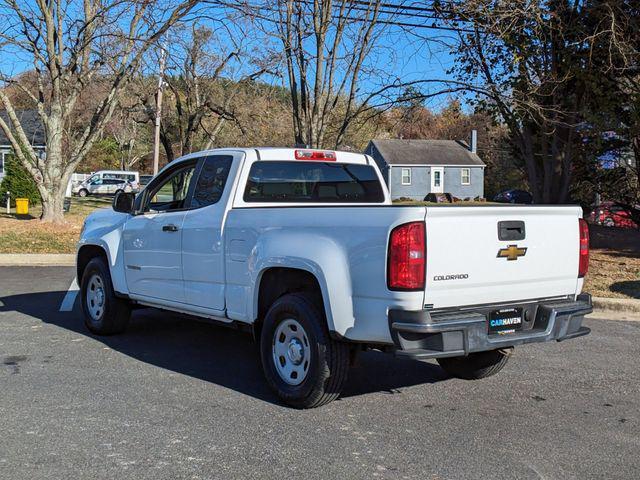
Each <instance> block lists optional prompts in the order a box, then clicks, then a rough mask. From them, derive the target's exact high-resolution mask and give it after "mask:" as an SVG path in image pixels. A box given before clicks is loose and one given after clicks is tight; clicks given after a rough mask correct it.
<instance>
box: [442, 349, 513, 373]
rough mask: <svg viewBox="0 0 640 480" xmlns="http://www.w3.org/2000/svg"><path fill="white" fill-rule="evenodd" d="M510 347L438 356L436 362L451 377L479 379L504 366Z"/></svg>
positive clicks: (496, 371)
mask: <svg viewBox="0 0 640 480" xmlns="http://www.w3.org/2000/svg"><path fill="white" fill-rule="evenodd" d="M511 352H512V349H510V348H501V349H499V350H490V351H488V352H476V353H470V354H469V355H468V356H466V357H452V358H438V359H437V360H438V363H439V364H440V366H441V367H442V368H443V369H444V371H445V372H447V373H448V374H449V375H451V376H452V377H457V378H462V379H464V380H479V379H481V378H486V377H490V376H492V375H495V374H496V373H498V372H499V371H500V370H502V369H503V368H504V366H505V365H506V364H507V361H508V360H509V357H510V356H511Z"/></svg>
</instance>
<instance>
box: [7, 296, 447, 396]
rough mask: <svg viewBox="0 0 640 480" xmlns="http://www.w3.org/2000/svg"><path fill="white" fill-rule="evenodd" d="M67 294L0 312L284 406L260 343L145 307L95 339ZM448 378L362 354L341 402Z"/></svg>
mask: <svg viewBox="0 0 640 480" xmlns="http://www.w3.org/2000/svg"><path fill="white" fill-rule="evenodd" d="M65 294H66V292H62V291H57V292H39V293H29V294H20V295H12V296H6V297H1V298H0V302H2V303H1V304H0V311H4V312H18V313H21V314H24V315H28V316H31V317H34V318H37V319H39V320H41V321H43V322H45V323H47V324H51V325H55V326H57V327H60V328H64V329H66V330H69V331H72V332H75V333H78V334H81V335H85V336H87V337H90V338H93V339H96V340H98V341H99V342H101V343H103V344H104V345H106V346H108V347H109V348H111V349H113V350H116V351H118V352H121V353H123V354H125V355H127V356H129V357H131V358H134V359H136V360H139V361H142V362H146V363H148V364H151V365H155V366H158V367H160V368H164V369H167V370H171V371H174V372H176V373H180V374H183V375H189V376H191V377H194V378H198V379H201V380H204V381H207V382H212V383H215V384H217V385H220V386H223V387H225V388H230V389H233V390H236V391H238V392H241V393H243V394H245V395H250V396H253V397H255V398H258V399H260V400H263V401H267V402H271V403H274V404H277V405H282V404H281V402H280V401H279V400H278V398H277V397H276V396H275V394H273V393H272V392H271V390H270V389H269V387H268V386H267V384H266V381H265V380H264V376H263V374H262V368H261V366H260V358H259V352H258V348H257V344H255V343H254V342H253V340H252V339H251V336H250V335H248V334H246V333H242V332H239V331H237V330H232V329H228V328H224V327H220V326H216V325H211V324H209V323H204V322H199V321H196V320H194V319H192V318H189V317H185V316H182V315H179V314H173V313H169V312H161V311H159V310H155V309H151V308H144V309H138V310H134V313H133V315H132V318H131V322H130V324H129V328H128V329H127V331H126V332H125V333H124V334H122V335H114V336H106V337H105V336H102V337H101V336H96V335H93V334H92V333H90V332H89V331H88V330H87V329H86V327H85V325H84V323H83V320H82V313H81V307H80V301H79V299H78V298H76V302H75V305H74V309H73V311H71V312H59V311H58V308H59V306H60V302H61V301H62V299H63V298H64V296H65ZM446 378H447V377H446V375H445V374H444V372H443V371H442V370H441V369H440V368H439V367H438V366H437V365H434V364H430V363H424V362H418V361H412V360H406V359H395V358H394V357H393V356H391V355H388V354H383V353H381V352H362V353H361V354H359V356H358V358H357V360H356V363H355V365H354V366H353V368H351V370H350V372H349V381H348V383H347V386H346V388H345V391H344V393H343V395H342V398H346V397H352V396H358V395H363V394H367V393H373V392H387V393H397V392H398V391H399V390H400V389H401V388H403V387H408V386H412V385H417V384H424V383H434V382H438V381H441V380H445V379H446Z"/></svg>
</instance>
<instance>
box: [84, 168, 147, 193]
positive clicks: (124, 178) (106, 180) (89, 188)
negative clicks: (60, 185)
mask: <svg viewBox="0 0 640 480" xmlns="http://www.w3.org/2000/svg"><path fill="white" fill-rule="evenodd" d="M139 185H140V174H139V173H138V172H131V171H123V170H100V171H99V172H96V173H94V174H93V175H91V176H90V177H89V178H87V179H86V180H84V181H82V182H80V183H78V184H76V185H74V186H73V188H72V189H71V191H72V193H73V194H74V195H78V196H80V197H86V196H87V195H95V194H103V195H109V194H115V193H116V192H117V191H119V190H123V191H129V192H138V190H139Z"/></svg>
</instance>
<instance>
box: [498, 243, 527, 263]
mask: <svg viewBox="0 0 640 480" xmlns="http://www.w3.org/2000/svg"><path fill="white" fill-rule="evenodd" d="M526 254H527V247H518V246H517V245H509V246H508V247H507V248H501V249H500V250H498V258H506V259H507V260H508V261H511V260H517V259H518V257H524V256H525V255H526Z"/></svg>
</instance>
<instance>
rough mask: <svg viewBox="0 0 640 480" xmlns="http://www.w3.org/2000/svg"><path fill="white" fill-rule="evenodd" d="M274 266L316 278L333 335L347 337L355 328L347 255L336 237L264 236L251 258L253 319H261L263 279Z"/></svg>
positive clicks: (288, 232) (298, 234)
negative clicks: (259, 315) (349, 330)
mask: <svg viewBox="0 0 640 480" xmlns="http://www.w3.org/2000/svg"><path fill="white" fill-rule="evenodd" d="M274 267H277V268H294V269H299V270H305V271H307V272H309V273H311V274H312V275H313V276H314V277H315V278H316V280H317V281H318V284H319V285H320V291H321V293H322V300H323V303H324V309H325V314H326V318H327V325H328V328H329V330H330V331H331V332H335V333H338V334H339V335H345V333H346V332H347V330H348V329H349V328H350V327H352V326H353V325H354V322H355V320H354V314H353V300H352V285H351V278H350V275H349V260H348V256H347V252H346V251H345V249H344V248H343V246H341V245H340V244H338V243H337V242H335V241H334V240H333V239H332V238H329V237H326V236H323V235H321V234H317V233H305V232H300V233H295V234H292V233H291V231H286V232H285V231H277V230H274V231H271V232H265V233H264V234H263V235H261V236H260V238H259V239H258V242H257V243H256V245H255V247H254V248H253V250H252V252H251V255H250V257H249V271H250V274H251V277H252V278H251V280H252V281H251V285H252V286H253V292H252V294H251V295H250V296H249V298H251V299H252V303H251V305H250V306H249V308H250V312H249V314H250V317H249V318H256V317H257V313H258V298H259V292H260V281H261V280H262V276H263V274H264V272H266V271H267V270H268V269H269V268H274ZM329 286H330V287H331V288H329Z"/></svg>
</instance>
